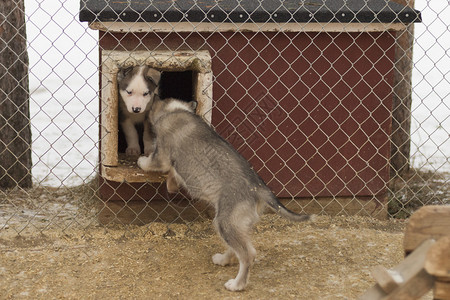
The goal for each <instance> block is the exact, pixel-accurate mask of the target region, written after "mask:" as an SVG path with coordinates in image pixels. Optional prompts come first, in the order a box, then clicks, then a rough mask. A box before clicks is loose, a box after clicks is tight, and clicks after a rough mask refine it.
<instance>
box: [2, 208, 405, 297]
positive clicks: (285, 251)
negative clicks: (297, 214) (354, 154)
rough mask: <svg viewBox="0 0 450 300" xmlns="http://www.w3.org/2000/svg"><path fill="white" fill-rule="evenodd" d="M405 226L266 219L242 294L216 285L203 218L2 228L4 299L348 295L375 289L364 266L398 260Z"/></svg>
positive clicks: (215, 248) (232, 270)
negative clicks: (180, 221) (41, 228)
mask: <svg viewBox="0 0 450 300" xmlns="http://www.w3.org/2000/svg"><path fill="white" fill-rule="evenodd" d="M404 225H405V222H404V221H401V220H389V221H379V220H374V219H370V218H363V217H326V216H320V217H318V218H317V220H316V221H315V222H313V223H290V222H288V221H285V220H283V219H281V218H279V217H278V216H276V215H271V214H268V215H264V216H263V218H262V220H261V222H260V223H259V224H258V226H257V227H256V229H255V233H254V236H253V241H254V244H255V248H256V249H257V251H258V254H257V259H256V262H255V265H254V267H253V269H252V271H251V276H250V283H249V285H248V288H247V289H246V290H245V291H243V292H238V293H233V292H229V291H227V290H225V288H224V287H223V284H224V283H225V282H226V281H227V280H228V279H230V278H232V277H234V276H235V275H236V273H237V266H236V265H235V266H229V267H220V266H216V265H214V264H213V263H212V261H211V256H212V255H213V254H214V253H216V252H219V251H222V249H223V248H222V243H221V241H220V240H219V238H218V237H217V236H216V234H215V232H214V230H213V229H212V226H211V222H210V221H199V222H194V223H192V224H190V225H189V226H187V225H184V224H171V225H169V226H168V225H167V224H162V223H154V224H151V225H146V226H140V227H138V226H117V225H115V226H109V227H101V226H90V227H88V228H85V227H84V228H79V229H77V228H72V229H66V230H64V233H62V232H61V230H60V229H58V228H54V229H49V230H46V231H44V234H42V233H36V230H33V229H32V226H29V228H28V227H27V228H26V229H25V230H23V231H22V232H21V233H20V235H18V234H17V232H16V231H15V230H12V229H11V228H7V227H4V228H3V229H0V298H2V299H31V298H32V299H43V298H49V297H50V298H56V299H59V298H66V299H155V298H162V299H289V298H292V299H355V298H357V297H358V295H360V294H361V293H363V292H364V291H365V290H366V289H367V288H369V287H370V286H372V285H373V284H374V281H373V279H372V278H371V276H370V268H371V267H373V266H375V265H379V264H381V265H384V266H385V267H392V266H394V265H395V264H397V263H398V262H399V261H401V260H402V258H403V251H402V238H403V233H402V231H403V229H404Z"/></svg>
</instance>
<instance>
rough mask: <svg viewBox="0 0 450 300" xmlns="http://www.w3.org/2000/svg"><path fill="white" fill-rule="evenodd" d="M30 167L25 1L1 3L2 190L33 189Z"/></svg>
mask: <svg viewBox="0 0 450 300" xmlns="http://www.w3.org/2000/svg"><path fill="white" fill-rule="evenodd" d="M31 166H32V162H31V125H30V101H29V91H28V53H27V38H26V30H25V9H24V1H23V0H13V1H2V2H1V4H0V188H1V189H3V188H4V189H8V188H14V187H22V188H29V187H31V186H32V178H31ZM12 201H13V200H12Z"/></svg>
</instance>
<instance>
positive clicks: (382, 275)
mask: <svg viewBox="0 0 450 300" xmlns="http://www.w3.org/2000/svg"><path fill="white" fill-rule="evenodd" d="M371 274H372V277H373V278H374V279H375V281H376V282H377V283H378V284H379V285H380V287H381V289H382V290H383V291H384V292H385V293H386V294H389V293H391V292H392V291H394V290H395V289H396V288H398V287H399V286H400V285H401V284H402V283H403V277H402V276H401V275H400V274H399V273H398V272H396V271H394V270H386V268H384V267H383V266H376V267H374V268H373V269H372V271H371Z"/></svg>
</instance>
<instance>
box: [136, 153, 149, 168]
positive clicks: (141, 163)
mask: <svg viewBox="0 0 450 300" xmlns="http://www.w3.org/2000/svg"><path fill="white" fill-rule="evenodd" d="M150 159H151V158H150V157H147V156H141V157H139V158H138V160H137V165H138V167H139V168H141V169H142V170H144V171H148V170H149V169H150V168H149V167H148V165H149V162H150Z"/></svg>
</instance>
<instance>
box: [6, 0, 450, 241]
mask: <svg viewBox="0 0 450 300" xmlns="http://www.w3.org/2000/svg"><path fill="white" fill-rule="evenodd" d="M12 2H14V4H13V5H14V7H17V8H15V9H12V10H9V11H6V10H2V14H1V15H0V17H1V19H0V22H1V23H0V24H1V27H0V33H1V37H2V38H1V45H2V49H0V55H1V56H2V57H5V59H2V65H1V70H2V71H1V73H0V79H1V81H0V88H1V90H2V96H1V98H0V101H1V102H0V107H1V111H0V115H1V118H0V131H1V132H2V135H1V136H0V140H1V141H2V143H1V144H0V157H1V159H2V163H1V169H0V171H1V172H0V177H1V178H0V183H1V184H2V186H3V189H1V190H0V230H10V231H15V232H17V233H18V234H19V233H20V232H22V231H23V230H27V229H30V228H33V229H36V230H38V231H41V232H44V231H46V230H48V229H49V228H58V229H60V230H61V231H64V230H66V229H67V228H70V227H74V226H76V227H78V226H82V227H87V226H89V225H93V224H98V223H101V224H104V225H105V224H110V223H124V224H128V223H135V224H145V223H149V222H154V221H164V222H167V223H171V222H192V221H195V220H197V219H199V218H207V217H208V216H210V215H211V212H209V209H208V208H207V207H206V206H204V205H203V204H201V203H199V202H196V201H191V200H189V199H188V198H189V197H188V196H186V195H184V194H183V193H179V194H176V195H171V194H168V193H167V192H166V191H165V190H164V183H161V182H158V183H152V184H144V183H142V181H139V182H133V181H136V180H134V179H130V178H131V177H127V176H130V175H129V173H127V174H128V175H127V174H125V175H123V174H122V173H120V172H118V171H117V169H120V168H119V167H121V168H123V169H127V168H128V169H132V171H131V173H133V172H134V173H136V172H139V170H138V168H137V167H136V158H134V159H130V158H128V157H125V158H124V154H123V153H120V152H123V149H122V150H121V149H120V147H121V146H120V145H119V146H118V148H117V149H115V150H114V151H113V152H114V154H113V157H115V158H116V159H117V164H116V165H115V166H113V168H112V169H114V168H115V169H114V170H112V171H111V170H110V169H108V170H110V171H111V172H112V174H113V175H107V172H109V171H108V170H106V168H105V167H110V166H109V165H107V166H105V161H104V160H105V156H104V155H103V154H102V153H103V152H102V151H105V149H103V148H102V147H109V144H107V143H105V139H107V138H108V136H109V135H117V139H118V143H119V144H121V143H122V144H123V139H124V138H123V136H122V137H121V136H120V134H119V133H117V130H119V131H120V126H118V125H117V119H114V118H117V115H116V117H113V119H112V121H111V120H107V119H103V118H107V117H104V116H103V115H106V112H111V111H113V110H111V109H112V108H111V107H110V106H111V103H114V101H119V100H118V98H117V97H118V96H116V98H114V92H111V93H112V94H111V95H112V98H114V99H112V100H111V99H110V100H108V101H111V102H105V101H104V100H102V99H104V98H102V97H104V95H105V94H107V93H109V91H110V90H111V89H112V88H111V85H112V84H113V83H114V82H115V81H114V80H115V77H114V76H115V75H114V74H112V75H111V77H100V76H99V72H100V69H101V70H103V71H104V70H105V69H104V68H105V66H104V65H102V64H105V62H106V61H108V60H112V61H114V63H113V65H114V64H116V67H120V64H121V63H122V64H126V62H130V61H131V64H138V63H142V62H150V64H152V66H156V67H158V66H159V68H160V70H162V71H163V74H164V73H165V74H166V76H167V77H166V79H165V82H164V87H161V89H163V92H165V93H167V95H168V96H174V95H175V96H177V95H181V96H180V97H184V96H186V95H187V98H190V99H194V100H197V101H199V102H202V104H204V105H206V106H205V107H207V109H206V110H205V111H204V112H203V115H202V116H203V117H205V119H208V118H210V122H211V126H212V127H213V128H214V129H215V130H216V131H217V132H218V133H219V134H220V135H221V136H222V137H223V138H225V139H226V140H228V141H229V142H230V143H231V144H232V145H233V146H234V147H235V148H236V149H237V150H238V151H239V152H240V153H241V154H242V155H243V156H244V157H245V158H246V159H248V160H249V161H250V163H251V164H252V166H253V167H254V169H255V170H256V171H257V172H258V173H259V174H260V176H261V177H262V178H263V179H264V180H265V182H266V183H267V184H268V185H269V187H270V188H271V189H272V190H274V192H275V194H276V195H277V196H278V197H279V198H280V199H282V200H283V201H284V203H285V204H286V205H288V207H290V208H291V209H293V210H295V211H297V212H314V213H320V214H329V215H335V214H346V215H352V214H360V215H367V216H374V217H378V218H383V217H395V218H404V217H408V216H409V215H410V214H411V213H412V212H413V211H414V210H415V209H417V208H418V207H420V206H423V205H427V204H442V205H444V204H449V202H450V189H449V181H450V176H449V172H450V167H449V152H448V148H449V147H450V138H449V136H450V118H449V116H450V105H449V101H448V98H449V91H450V77H449V74H450V72H449V71H450V70H449V68H450V52H449V49H450V44H449V41H450V36H449V34H450V33H449V31H448V26H449V23H448V20H449V19H450V8H449V6H448V4H447V3H445V1H434V0H429V1H425V0H421V1H419V0H416V1H415V4H414V8H415V9H416V10H418V11H420V13H421V18H422V20H421V22H416V23H414V19H408V17H411V16H410V15H409V14H413V12H414V10H412V11H406V8H402V9H398V7H397V6H395V5H393V4H392V2H389V3H386V2H385V1H367V5H366V6H364V7H363V6H362V5H359V6H357V7H356V8H352V7H350V8H349V7H348V6H347V3H346V2H345V1H344V2H342V3H341V2H339V1H338V2H339V3H341V4H339V6H338V7H337V6H336V5H337V4H336V3H337V2H334V3H332V1H312V2H311V3H303V4H301V5H300V6H298V4H297V6H298V7H294V8H292V7H289V5H290V4H289V3H291V2H289V1H288V2H277V3H278V5H277V6H276V7H275V8H274V7H270V6H267V5H264V1H256V2H249V3H250V4H248V3H247V2H245V3H241V2H236V3H234V2H233V4H234V5H235V6H234V7H233V8H229V7H224V6H223V5H225V4H223V3H222V4H220V1H219V2H217V3H216V2H214V3H213V2H211V3H213V5H212V6H211V8H210V9H209V10H207V11H204V10H202V9H200V8H199V7H200V5H201V4H200V3H197V2H195V1H194V2H192V3H190V2H189V1H171V2H167V3H166V2H161V3H160V2H155V3H153V2H150V4H151V5H147V4H145V5H144V4H142V3H141V2H139V3H137V2H136V3H134V2H133V1H130V2H129V3H128V2H124V3H123V4H120V5H119V6H117V5H116V6H113V4H112V2H110V1H103V2H102V1H99V2H102V3H103V5H105V6H104V7H101V9H99V10H98V11H94V10H93V7H95V5H92V6H90V4H92V3H94V2H95V1H81V11H82V12H83V14H80V3H76V2H74V1H59V2H58V1H56V2H55V1H48V0H46V1H39V0H26V1H25V8H23V5H22V6H20V5H18V4H17V3H18V2H20V1H12ZM127 3H128V4H127ZM246 3H247V4H246ZM271 3H275V2H274V1H271ZM361 3H362V2H361ZM364 3H366V2H364ZM373 3H375V5H372V4H373ZM288 4H289V5H288ZM402 4H403V5H405V4H406V6H408V5H409V6H412V5H413V3H412V1H411V2H407V3H406V2H403V3H402ZM158 5H160V6H158ZM221 5H222V6H221ZM227 5H228V4H227ZM147 6H148V7H147ZM248 7H252V8H253V10H249V9H248ZM97 8H98V7H97ZM114 10H116V12H115V14H114V13H113V11H114ZM405 11H406V12H405ZM167 12H171V13H167ZM302 12H306V13H305V14H304V15H302ZM20 16H22V18H23V20H24V21H25V23H24V24H20V22H18V21H17V20H19V21H20ZM385 17H386V18H385ZM80 18H82V19H83V18H85V21H86V20H87V21H89V22H85V21H83V22H80V21H79V19H80ZM89 18H91V19H89ZM302 18H303V19H302ZM304 18H306V19H304ZM308 18H309V19H308ZM320 18H322V19H320ZM402 18H404V19H402ZM405 18H406V19H405ZM402 20H403V21H402ZM416 21H417V20H416ZM403 22H404V23H403ZM89 26H90V27H89ZM25 27H26V32H25V30H24V29H25ZM6 33H10V34H8V35H6ZM17 43H26V44H25V47H24V49H23V50H20V49H19V48H17V47H16V44H17ZM18 49H19V50H18ZM24 50H26V52H25V51H24ZM202 51H207V52H208V54H209V56H210V61H209V62H208V61H206V62H205V61H201V63H202V64H203V67H205V66H206V65H208V64H210V65H211V66H210V70H209V71H205V72H204V73H202V72H199V71H198V69H196V67H194V66H193V65H194V63H193V62H194V61H195V62H197V61H196V59H199V57H200V54H199V53H202ZM136 52H139V53H144V54H143V55H144V56H145V55H146V56H145V57H144V58H143V59H141V60H139V59H135V58H134V53H136ZM8 53H9V54H11V53H12V55H10V56H7V54H8ZM114 53H119V54H118V55H119V58H113V57H112V55H115V54H114ZM120 55H122V56H120ZM164 55H165V56H164ZM183 55H185V56H186V57H188V58H183ZM6 57H8V58H6ZM171 59H175V61H174V62H173V61H171ZM167 61H171V64H170V66H169V64H167ZM186 61H188V63H186ZM172 62H173V63H172ZM17 65H20V66H21V67H22V69H25V71H24V73H18V74H19V75H16V73H15V72H17V68H16V67H15V66H17ZM186 66H187V67H186ZM205 68H206V67H205ZM208 72H209V74H210V75H211V81H208V80H206V79H205V78H206V77H205V76H206V75H205V76H203V75H204V74H207V75H208ZM105 73H106V72H105ZM20 74H22V75H20ZM199 74H200V75H199ZM202 74H203V75H202ZM11 78H12V79H11ZM101 78H106V79H107V80H105V79H101ZM24 81H29V84H28V83H27V84H25V85H22V86H24V88H22V89H23V90H25V91H26V89H27V87H28V88H29V89H28V91H26V94H27V95H26V96H28V95H29V107H28V106H27V104H24V102H23V99H16V98H17V97H18V96H17V94H16V93H15V92H16V91H15V88H14V87H16V86H18V85H19V83H23V82H24ZM11 82H13V83H12V84H11ZM11 85H12V86H13V88H11ZM186 85H188V86H189V87H188V88H186ZM186 89H187V91H186ZM113 90H114V89H113ZM196 90H197V91H198V93H196ZM160 92H161V91H160ZM116 93H117V90H116ZM177 93H181V94H177ZM108 95H109V94H108ZM26 98H28V97H26ZM188 100H189V99H188ZM99 104H100V105H99ZM208 105H209V106H208ZM11 107H13V109H11ZM28 110H29V113H28ZM19 112H20V116H19V117H18V118H19V119H21V120H22V122H20V121H17V120H16V118H17V115H18V113H19ZM28 114H29V116H28ZM208 115H209V117H206V116H208ZM105 120H106V121H105ZM114 120H115V122H116V125H115V126H116V127H115V128H116V129H117V130H116V131H109V129H110V128H107V125H106V123H107V122H109V121H111V122H112V123H114ZM26 128H29V129H31V138H32V140H31V143H30V142H27V139H26V138H24V135H26V134H27V133H26ZM8 130H9V131H8ZM11 130H12V131H13V134H11ZM8 132H9V133H8ZM16 142H17V143H20V142H23V143H25V144H26V145H28V146H27V149H28V151H31V152H30V154H29V155H31V162H32V163H31V165H30V164H27V163H26V159H25V158H24V157H26V154H22V152H20V151H22V150H17V149H18V148H15V147H16V146H15V143H16ZM116 147H117V146H116ZM24 153H25V152H24ZM24 160H25V162H24ZM14 168H19V169H20V168H22V169H25V170H26V172H25V173H26V174H25V175H19V177H17V176H15V175H11V174H15V171H14V170H13V169H14ZM127 172H128V171H127ZM27 176H28V177H30V178H31V181H32V186H30V184H26V180H24V179H23V178H25V177H27ZM149 178H150V177H148V178H147V179H146V180H147V181H148V180H150V179H149ZM127 181H130V182H128V183H127ZM186 199H188V200H186Z"/></svg>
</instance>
